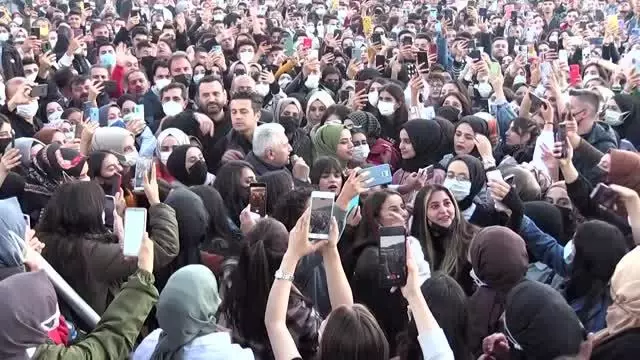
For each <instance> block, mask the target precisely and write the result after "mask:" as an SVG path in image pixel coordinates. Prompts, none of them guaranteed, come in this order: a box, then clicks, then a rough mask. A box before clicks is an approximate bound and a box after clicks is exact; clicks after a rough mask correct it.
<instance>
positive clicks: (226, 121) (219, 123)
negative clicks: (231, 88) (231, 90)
mask: <svg viewBox="0 0 640 360" xmlns="http://www.w3.org/2000/svg"><path fill="white" fill-rule="evenodd" d="M196 99H197V102H198V110H199V111H200V112H201V113H203V114H205V115H207V116H208V117H209V118H210V119H211V120H213V123H214V126H215V132H214V134H213V139H212V142H213V143H216V142H218V140H220V139H221V138H223V137H225V136H226V135H227V133H228V132H229V131H230V130H231V117H230V116H229V113H228V112H227V111H225V108H226V107H227V99H228V98H227V92H226V91H225V89H224V85H223V83H222V79H221V78H218V77H215V76H205V77H203V78H202V80H200V83H199V84H198V93H197V97H196Z"/></svg>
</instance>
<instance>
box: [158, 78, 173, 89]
mask: <svg viewBox="0 0 640 360" xmlns="http://www.w3.org/2000/svg"><path fill="white" fill-rule="evenodd" d="M169 84H171V80H170V79H159V80H156V88H157V89H158V90H162V89H164V87H165V86H167V85H169Z"/></svg>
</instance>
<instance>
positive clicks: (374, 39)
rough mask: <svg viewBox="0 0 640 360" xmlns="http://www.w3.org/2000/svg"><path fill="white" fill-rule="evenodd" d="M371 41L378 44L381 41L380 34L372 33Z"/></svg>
mask: <svg viewBox="0 0 640 360" xmlns="http://www.w3.org/2000/svg"><path fill="white" fill-rule="evenodd" d="M371 42H372V43H373V44H374V45H378V44H381V43H382V35H380V33H373V34H372V35H371Z"/></svg>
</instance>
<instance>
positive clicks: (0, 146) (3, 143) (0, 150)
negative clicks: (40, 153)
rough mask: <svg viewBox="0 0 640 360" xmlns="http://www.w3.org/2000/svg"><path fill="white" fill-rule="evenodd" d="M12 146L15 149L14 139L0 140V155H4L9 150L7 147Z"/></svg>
mask: <svg viewBox="0 0 640 360" xmlns="http://www.w3.org/2000/svg"><path fill="white" fill-rule="evenodd" d="M9 144H11V146H12V147H15V144H14V139H13V137H10V138H6V139H0V154H4V151H5V150H6V149H7V146H9Z"/></svg>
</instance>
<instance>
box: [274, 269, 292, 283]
mask: <svg viewBox="0 0 640 360" xmlns="http://www.w3.org/2000/svg"><path fill="white" fill-rule="evenodd" d="M275 278H276V280H286V281H293V275H291V274H286V273H285V272H284V271H282V270H281V269H278V270H276V274H275Z"/></svg>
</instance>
